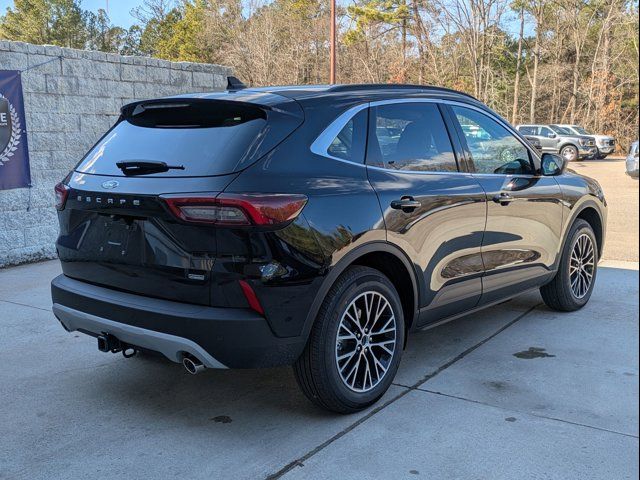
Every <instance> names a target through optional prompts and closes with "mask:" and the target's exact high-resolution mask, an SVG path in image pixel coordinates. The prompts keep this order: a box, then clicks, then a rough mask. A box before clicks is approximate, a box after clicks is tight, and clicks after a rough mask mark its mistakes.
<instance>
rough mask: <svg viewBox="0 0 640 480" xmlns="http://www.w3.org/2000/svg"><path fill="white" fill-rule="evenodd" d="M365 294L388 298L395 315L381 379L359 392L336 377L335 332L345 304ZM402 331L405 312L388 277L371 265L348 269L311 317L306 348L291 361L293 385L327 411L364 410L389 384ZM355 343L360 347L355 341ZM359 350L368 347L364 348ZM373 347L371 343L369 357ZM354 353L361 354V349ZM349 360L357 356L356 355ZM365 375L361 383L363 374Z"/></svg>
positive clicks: (348, 411) (402, 340) (398, 355)
mask: <svg viewBox="0 0 640 480" xmlns="http://www.w3.org/2000/svg"><path fill="white" fill-rule="evenodd" d="M365 292H374V293H375V294H379V295H380V296H382V297H383V298H384V299H386V300H387V302H388V304H389V307H390V309H391V310H392V311H393V315H394V317H395V343H392V344H393V345H394V350H393V355H391V356H390V358H389V359H388V363H387V367H388V368H387V370H386V372H385V373H383V374H380V375H379V376H380V379H379V380H378V383H377V384H376V385H375V386H373V379H371V382H370V383H371V387H372V388H371V389H370V390H368V391H363V392H360V391H354V390H353V389H351V388H350V387H349V386H348V385H347V384H346V383H345V381H344V380H343V379H342V377H341V375H340V372H339V370H338V368H339V366H338V365H339V361H338V359H337V356H338V355H337V352H338V350H337V348H338V347H337V343H336V342H338V338H337V335H338V331H339V329H340V324H341V321H342V318H343V315H344V314H345V312H346V310H347V308H349V307H350V306H351V304H352V302H354V301H356V299H358V298H362V295H363V294H364V293H365ZM377 298H380V297H377ZM383 305H384V304H383ZM387 312H388V310H387ZM388 316H389V318H390V317H391V314H390V313H388ZM343 332H344V331H343ZM404 335H405V331H404V316H403V313H402V306H401V304H400V297H399V295H398V293H397V291H396V289H395V288H394V286H393V284H392V283H391V282H390V281H389V279H388V278H387V277H386V276H384V275H383V274H382V273H381V272H379V271H378V270H374V269H373V268H369V267H362V266H352V267H349V268H348V269H347V270H346V271H345V272H344V273H343V274H342V275H340V277H338V279H337V280H336V282H335V283H334V285H333V286H332V287H331V289H330V290H329V293H328V294H327V296H326V298H325V299H324V302H323V304H322V307H321V308H320V311H319V312H318V316H317V317H316V320H315V323H314V325H313V328H312V330H311V334H310V337H309V341H308V343H307V346H306V348H305V350H304V352H303V353H302V355H301V356H300V358H299V359H298V360H297V361H296V363H295V364H294V365H293V371H294V374H295V377H296V380H297V382H298V385H299V386H300V389H301V390H302V392H303V393H304V394H305V395H306V396H307V397H308V398H309V400H311V401H312V402H313V403H315V404H316V405H318V406H320V407H322V408H324V409H326V410H330V411H333V412H337V413H353V412H357V411H359V410H362V409H364V408H367V407H368V406H370V405H372V404H374V403H375V402H376V401H378V399H379V398H380V397H382V395H384V393H385V392H386V391H387V390H388V388H389V387H390V386H391V382H392V381H393V378H394V377H395V374H396V372H397V370H398V365H399V363H400V358H401V356H402V348H403V346H404ZM371 338H373V335H371ZM354 342H355V340H354ZM367 344H368V340H367ZM357 345H358V347H360V348H362V346H361V345H360V341H358V343H357ZM364 350H367V348H366V347H365V348H364ZM373 351H374V347H373V346H372V347H371V350H370V352H371V353H369V355H371V354H372V352H373ZM376 351H379V350H376ZM354 354H355V352H354ZM356 355H364V353H359V354H356ZM354 358H355V359H356V360H357V357H354ZM349 361H351V360H349ZM358 361H359V360H358ZM343 365H345V364H343ZM350 368H351V367H350ZM376 369H377V367H376ZM376 371H377V370H376ZM357 373H358V372H356V375H357ZM364 378H365V386H366V377H364Z"/></svg>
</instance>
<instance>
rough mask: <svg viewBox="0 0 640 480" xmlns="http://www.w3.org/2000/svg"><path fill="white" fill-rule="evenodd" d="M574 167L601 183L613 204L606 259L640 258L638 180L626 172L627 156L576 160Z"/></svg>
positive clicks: (632, 260)
mask: <svg viewBox="0 0 640 480" xmlns="http://www.w3.org/2000/svg"><path fill="white" fill-rule="evenodd" d="M570 168H571V169H573V170H575V171H576V172H577V173H579V174H581V175H586V176H588V177H591V178H595V179H596V180H598V182H600V185H601V186H602V189H603V190H604V193H605V196H606V198H607V201H608V203H609V221H608V225H607V240H606V245H605V247H604V257H603V258H604V259H606V260H626V261H630V262H637V261H638V249H639V244H638V216H639V214H638V207H639V205H638V180H636V179H633V178H631V177H629V176H628V175H627V174H626V173H625V164H624V158H617V157H616V158H607V159H606V160H591V161H581V162H575V163H572V164H571V166H570Z"/></svg>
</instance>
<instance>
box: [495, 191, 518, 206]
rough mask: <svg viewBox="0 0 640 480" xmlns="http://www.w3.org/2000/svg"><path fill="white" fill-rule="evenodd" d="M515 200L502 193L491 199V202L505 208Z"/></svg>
mask: <svg viewBox="0 0 640 480" xmlns="http://www.w3.org/2000/svg"><path fill="white" fill-rule="evenodd" d="M514 200H515V198H514V197H512V196H511V195H509V194H508V193H505V192H502V193H501V194H499V195H496V196H495V197H493V201H494V202H496V203H499V204H500V205H503V206H506V205H509V204H510V203H511V202H513V201H514Z"/></svg>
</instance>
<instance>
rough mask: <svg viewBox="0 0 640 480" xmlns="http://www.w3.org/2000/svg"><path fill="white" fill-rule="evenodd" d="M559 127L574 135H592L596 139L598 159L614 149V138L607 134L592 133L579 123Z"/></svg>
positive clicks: (603, 157)
mask: <svg viewBox="0 0 640 480" xmlns="http://www.w3.org/2000/svg"><path fill="white" fill-rule="evenodd" d="M560 127H562V128H566V129H567V130H570V131H571V132H572V133H574V134H576V135H587V136H589V137H593V138H594V139H595V140H596V148H597V149H598V151H597V152H596V158H598V159H599V160H603V159H605V158H607V156H608V155H611V154H612V153H613V152H614V151H615V149H616V139H615V138H613V137H611V136H609V135H594V134H592V133H589V132H588V131H587V130H586V129H584V128H582V127H581V126H580V125H560Z"/></svg>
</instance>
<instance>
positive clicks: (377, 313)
mask: <svg viewBox="0 0 640 480" xmlns="http://www.w3.org/2000/svg"><path fill="white" fill-rule="evenodd" d="M396 330H397V326H396V317H395V315H394V313H393V309H392V308H391V304H390V303H389V301H388V300H387V299H386V298H385V297H384V295H382V294H381V293H379V292H376V291H367V292H364V293H361V294H360V295H358V296H357V297H356V298H355V299H353V300H352V301H351V303H350V304H349V306H348V307H347V308H346V310H345V311H344V313H343V314H342V318H341V319H340V325H339V327H338V332H337V335H336V348H335V355H336V365H337V367H338V373H339V374H340V378H341V379H342V382H343V383H344V384H345V385H346V386H347V388H349V389H350V390H353V391H355V392H359V393H364V392H368V391H370V390H371V389H373V388H375V387H376V385H378V384H379V383H380V382H381V381H382V379H383V378H384V377H385V375H386V373H387V371H388V370H389V367H390V365H391V362H392V361H393V357H394V354H395V351H396V334H397V331H396Z"/></svg>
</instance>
